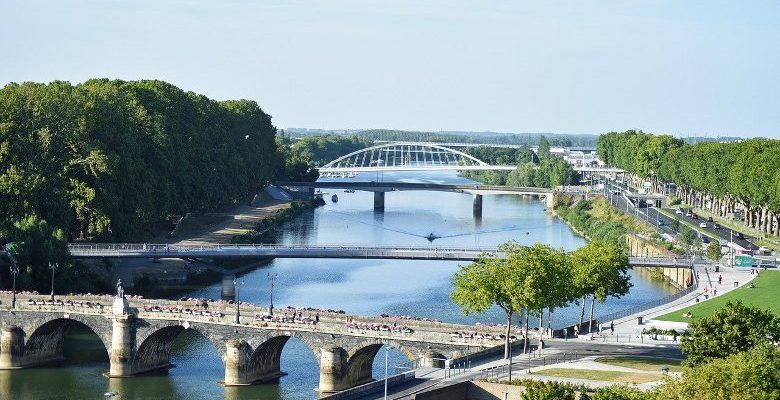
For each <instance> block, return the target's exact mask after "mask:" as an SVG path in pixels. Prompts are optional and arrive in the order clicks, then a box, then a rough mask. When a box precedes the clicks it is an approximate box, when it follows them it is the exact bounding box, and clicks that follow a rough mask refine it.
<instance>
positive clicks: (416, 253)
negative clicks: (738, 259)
mask: <svg viewBox="0 0 780 400" xmlns="http://www.w3.org/2000/svg"><path fill="white" fill-rule="evenodd" d="M68 249H69V251H70V255H71V257H74V258H240V257H255V258H260V257H264V258H334V259H339V258H340V259H400V260H442V261H468V262H472V261H476V260H478V259H479V257H480V256H481V255H482V254H485V253H492V254H495V255H496V256H498V257H504V256H505V254H504V253H502V252H498V251H497V250H496V249H495V248H464V247H441V246H428V247H422V246H420V247H415V246H385V247H382V246H367V245H312V246H304V245H277V244H216V245H210V246H201V245H172V244H145V243H106V244H101V243H91V244H86V243H78V244H69V245H68ZM629 265H631V266H644V267H670V268H691V266H692V265H709V263H708V262H707V261H706V260H705V259H700V258H699V259H691V258H686V257H629Z"/></svg>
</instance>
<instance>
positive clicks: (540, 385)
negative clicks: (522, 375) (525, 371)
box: [513, 379, 577, 400]
mask: <svg viewBox="0 0 780 400" xmlns="http://www.w3.org/2000/svg"><path fill="white" fill-rule="evenodd" d="M513 384H520V385H522V386H523V387H525V391H524V392H523V393H522V394H521V395H520V399H522V400H574V399H576V398H577V394H576V391H575V390H574V386H573V385H571V384H569V383H562V382H556V381H550V382H543V381H537V380H533V379H525V380H522V381H513Z"/></svg>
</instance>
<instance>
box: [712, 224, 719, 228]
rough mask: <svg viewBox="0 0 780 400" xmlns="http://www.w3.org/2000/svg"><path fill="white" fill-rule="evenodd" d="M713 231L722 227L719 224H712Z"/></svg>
mask: <svg viewBox="0 0 780 400" xmlns="http://www.w3.org/2000/svg"><path fill="white" fill-rule="evenodd" d="M712 229H720V225H718V224H712Z"/></svg>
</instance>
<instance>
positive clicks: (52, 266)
mask: <svg viewBox="0 0 780 400" xmlns="http://www.w3.org/2000/svg"><path fill="white" fill-rule="evenodd" d="M59 267H60V264H59V263H56V262H49V269H50V270H51V301H54V271H56V270H57V269H58V268H59Z"/></svg>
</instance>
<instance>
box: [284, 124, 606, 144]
mask: <svg viewBox="0 0 780 400" xmlns="http://www.w3.org/2000/svg"><path fill="white" fill-rule="evenodd" d="M285 134H286V135H288V136H291V137H309V136H323V135H338V136H357V137H359V138H361V139H365V140H369V141H399V142H435V143H474V144H514V145H528V146H532V145H535V144H536V143H537V142H538V141H539V139H540V138H541V137H542V136H545V137H546V138H547V140H548V141H549V143H550V145H551V146H553V147H569V146H582V147H593V146H595V145H596V140H597V139H598V136H596V135H584V134H555V133H496V132H418V131H402V130H394V129H368V130H354V129H351V130H333V131H328V130H322V129H298V128H292V129H286V130H285Z"/></svg>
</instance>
